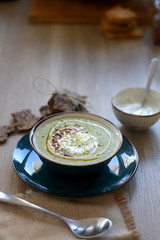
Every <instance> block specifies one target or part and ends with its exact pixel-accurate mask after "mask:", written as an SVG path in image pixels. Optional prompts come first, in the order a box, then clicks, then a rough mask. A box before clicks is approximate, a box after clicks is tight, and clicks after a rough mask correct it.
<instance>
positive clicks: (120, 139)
mask: <svg viewBox="0 0 160 240" xmlns="http://www.w3.org/2000/svg"><path fill="white" fill-rule="evenodd" d="M68 114H69V115H76V114H81V115H82V117H83V116H84V115H86V114H87V115H91V116H93V117H96V118H100V119H102V120H105V121H106V122H108V123H109V124H110V125H112V127H114V129H115V130H116V131H117V132H118V133H119V142H118V146H117V148H116V150H115V151H114V152H113V153H112V154H111V156H110V157H108V158H107V159H103V160H102V161H100V162H96V163H94V162H93V163H91V162H90V164H85V165H76V164H72V165H68V164H65V163H59V162H56V161H54V160H51V159H49V158H47V157H45V156H43V154H41V153H40V152H39V151H38V150H37V148H36V147H35V145H34V143H33V137H34V133H35V131H36V129H37V127H38V126H39V125H41V123H43V122H45V121H46V120H48V119H50V118H54V117H56V116H59V115H62V118H63V117H64V116H65V115H68ZM97 121H98V120H97ZM29 141H30V144H31V147H32V148H33V150H34V151H35V152H36V153H37V154H38V155H39V156H40V157H41V158H42V159H45V160H47V161H49V162H51V163H54V164H57V165H61V166H66V167H79V168H80V167H82V168H83V167H87V166H94V165H98V164H101V163H103V162H107V161H109V160H110V159H111V158H113V157H114V156H115V155H116V154H117V152H118V151H119V150H120V148H121V146H122V143H123V135H122V133H121V131H120V130H119V128H118V127H116V126H115V124H113V123H112V122H111V121H110V120H108V119H106V118H104V117H101V116H98V115H96V114H92V113H88V112H80V111H75V112H61V113H55V114H52V115H49V116H47V117H46V118H43V119H41V120H40V121H38V123H36V124H35V125H34V126H33V128H32V129H31V131H30V133H29Z"/></svg>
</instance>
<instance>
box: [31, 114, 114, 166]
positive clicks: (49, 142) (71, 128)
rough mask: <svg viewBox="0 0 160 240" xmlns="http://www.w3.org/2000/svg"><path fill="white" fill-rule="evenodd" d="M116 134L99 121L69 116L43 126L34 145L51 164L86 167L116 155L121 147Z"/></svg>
mask: <svg viewBox="0 0 160 240" xmlns="http://www.w3.org/2000/svg"><path fill="white" fill-rule="evenodd" d="M116 134H117V133H114V131H112V130H111V129H109V128H108V127H107V126H105V124H102V123H100V122H98V121H96V120H93V119H88V118H81V117H77V118H75V117H73V118H72V117H69V118H63V119H55V120H52V121H50V122H47V123H45V124H42V125H41V126H40V127H39V128H38V129H37V130H36V132H35V135H34V144H35V146H36V149H37V150H38V152H39V153H41V154H42V156H44V157H46V158H48V159H50V160H51V161H52V160H53V161H54V162H57V163H62V164H67V165H75V164H76V165H86V164H93V163H97V162H99V161H103V160H105V159H107V158H109V157H110V156H112V154H113V152H114V151H115V149H117V145H118V143H117V140H116V137H117V136H116Z"/></svg>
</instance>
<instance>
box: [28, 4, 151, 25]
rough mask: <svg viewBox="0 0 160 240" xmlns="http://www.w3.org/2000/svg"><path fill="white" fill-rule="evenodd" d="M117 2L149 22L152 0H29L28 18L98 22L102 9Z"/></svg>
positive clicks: (140, 19) (35, 19)
mask: <svg viewBox="0 0 160 240" xmlns="http://www.w3.org/2000/svg"><path fill="white" fill-rule="evenodd" d="M117 4H120V5H122V6H124V7H129V8H131V9H133V10H134V11H136V12H137V15H138V20H139V22H140V23H151V20H152V16H153V12H154V6H153V0H129V1H128V0H117V1H116V0H31V6H30V11H29V20H30V21H31V22H44V23H45V22H46V23H49V22H50V23H54V22H60V23H62V22H63V23H98V22H99V21H100V19H101V18H102V16H103V13H104V11H105V10H106V9H108V8H110V7H112V6H114V5H117Z"/></svg>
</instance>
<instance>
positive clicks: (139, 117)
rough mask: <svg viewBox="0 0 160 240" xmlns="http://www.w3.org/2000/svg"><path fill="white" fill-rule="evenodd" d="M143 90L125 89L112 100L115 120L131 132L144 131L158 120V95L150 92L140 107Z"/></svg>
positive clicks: (159, 114)
mask: <svg viewBox="0 0 160 240" xmlns="http://www.w3.org/2000/svg"><path fill="white" fill-rule="evenodd" d="M144 93H145V88H127V89H124V90H122V91H120V92H119V93H118V94H117V95H116V96H114V97H113V98H112V101H111V103H112V108H113V112H114V114H115V116H116V117H117V119H118V120H119V121H120V122H121V123H122V124H123V125H124V126H126V127H127V128H129V129H132V130H145V129H147V128H149V127H150V126H152V125H153V124H154V123H155V122H157V121H158V119H159V118H160V93H158V92H156V91H154V90H150V92H149V94H148V97H147V101H146V104H145V105H144V106H143V107H142V106H141V103H142V100H143V97H144Z"/></svg>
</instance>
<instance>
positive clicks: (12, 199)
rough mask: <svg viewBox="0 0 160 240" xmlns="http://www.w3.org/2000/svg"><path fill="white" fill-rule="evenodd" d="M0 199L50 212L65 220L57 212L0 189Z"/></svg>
mask: <svg viewBox="0 0 160 240" xmlns="http://www.w3.org/2000/svg"><path fill="white" fill-rule="evenodd" d="M0 201H1V202H5V203H10V204H14V205H18V206H21V207H29V208H34V209H37V210H40V211H43V212H46V213H49V214H51V215H53V216H55V217H58V218H60V219H62V220H63V221H65V217H64V216H62V215H60V214H58V213H55V212H52V211H50V210H48V209H46V208H43V207H40V206H38V205H36V204H33V203H30V202H28V201H26V200H23V199H21V198H18V197H14V196H13V195H10V194H8V193H5V192H2V191H0Z"/></svg>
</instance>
